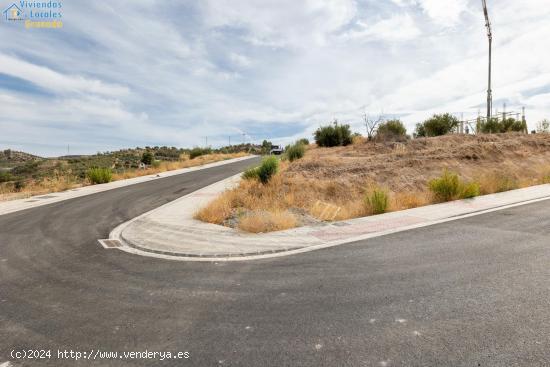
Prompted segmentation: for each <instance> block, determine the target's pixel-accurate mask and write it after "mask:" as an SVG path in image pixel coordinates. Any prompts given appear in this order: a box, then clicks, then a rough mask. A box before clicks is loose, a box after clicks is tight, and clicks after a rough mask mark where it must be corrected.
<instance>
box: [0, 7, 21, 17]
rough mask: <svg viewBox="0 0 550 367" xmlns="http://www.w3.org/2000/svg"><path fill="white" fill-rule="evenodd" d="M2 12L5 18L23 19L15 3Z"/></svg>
mask: <svg viewBox="0 0 550 367" xmlns="http://www.w3.org/2000/svg"><path fill="white" fill-rule="evenodd" d="M2 14H4V18H5V19H6V20H23V12H22V11H21V9H20V8H19V7H18V6H17V5H15V4H12V5H11V6H10V7H9V8H7V9H6V10H4V11H3V12H2Z"/></svg>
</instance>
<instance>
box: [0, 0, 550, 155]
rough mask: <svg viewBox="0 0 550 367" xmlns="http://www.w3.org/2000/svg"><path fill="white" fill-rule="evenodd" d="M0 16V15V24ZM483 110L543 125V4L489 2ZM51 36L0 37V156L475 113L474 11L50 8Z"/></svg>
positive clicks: (328, 6) (200, 5) (478, 67)
mask: <svg viewBox="0 0 550 367" xmlns="http://www.w3.org/2000/svg"><path fill="white" fill-rule="evenodd" d="M12 2H13V0H11V1H6V0H0V6H1V8H2V10H3V9H4V8H7V7H8V6H9V5H11V3H12ZM488 3H489V6H490V13H491V17H492V21H493V27H494V33H495V51H494V53H495V59H494V99H495V108H499V110H502V104H503V103H504V102H506V103H507V105H508V110H519V108H520V107H521V106H526V108H527V118H528V121H529V125H530V128H533V127H534V126H535V124H536V121H538V120H540V119H542V118H544V117H547V118H550V48H549V47H548V39H549V37H550V22H548V19H549V17H550V6H549V5H548V0H522V1H517V0H488ZM63 23H64V26H63V29H62V30H53V29H51V30H47V29H34V30H26V29H25V28H24V27H23V26H22V24H14V22H7V21H5V20H4V19H3V18H2V19H1V22H0V35H1V39H2V42H0V111H1V116H0V148H7V147H11V148H14V149H19V150H25V151H29V152H33V153H38V154H42V155H59V154H65V153H66V150H67V145H68V144H69V145H70V149H71V153H72V154H76V153H93V152H96V151H104V150H113V149H118V148H122V147H132V146H145V145H152V146H154V145H169V146H172V145H175V146H180V147H186V146H187V147H191V146H197V145H204V144H205V137H206V136H207V137H208V144H209V145H213V146H219V145H222V144H227V142H228V140H229V136H231V142H232V143H235V142H241V141H242V140H243V139H245V140H246V141H261V140H263V139H264V138H267V139H271V140H273V141H274V142H278V143H285V142H288V141H290V140H293V139H295V138H297V137H303V136H306V137H311V133H312V131H314V130H315V128H316V127H318V126H319V124H322V123H325V122H327V121H330V120H333V119H335V118H337V119H338V120H339V121H342V122H347V123H350V124H352V126H353V127H354V129H355V130H356V131H359V132H364V131H363V130H364V128H362V125H361V116H362V114H363V113H364V111H366V112H367V113H368V114H369V115H370V116H378V115H379V114H381V113H384V114H385V115H386V116H388V117H399V118H401V119H402V120H403V121H404V122H405V123H406V125H407V127H408V128H409V130H410V131H412V129H413V127H414V125H415V123H416V122H419V121H421V120H422V119H423V118H425V117H427V116H429V115H431V114H432V113H438V112H452V113H455V114H457V115H458V116H461V114H462V113H464V116H465V117H474V116H477V113H478V110H481V111H483V109H484V108H485V107H484V106H485V102H484V101H485V98H486V97H485V93H486V92H485V90H486V74H487V72H486V57H487V56H486V52H487V41H486V37H485V29H484V19H483V13H482V10H481V0H326V1H323V0H303V1H302V0H301V1H296V0H228V1H224V0H198V1H170V0H164V1H156V0H131V1H130V0H128V1H121V0H113V1H109V2H106V1H102V2H99V1H80V0H78V1H77V0H71V1H65V2H63Z"/></svg>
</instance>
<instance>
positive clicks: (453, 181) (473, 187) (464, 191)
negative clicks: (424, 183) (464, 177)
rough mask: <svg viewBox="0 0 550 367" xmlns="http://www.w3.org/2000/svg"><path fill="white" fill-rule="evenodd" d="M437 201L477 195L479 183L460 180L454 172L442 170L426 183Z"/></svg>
mask: <svg viewBox="0 0 550 367" xmlns="http://www.w3.org/2000/svg"><path fill="white" fill-rule="evenodd" d="M428 186H429V188H430V191H431V192H432V193H433V195H434V197H435V199H436V200H437V201H441V202H444V201H451V200H456V199H469V198H473V197H476V196H478V195H479V185H478V184H477V183H475V182H469V183H465V182H462V181H461V180H460V179H459V178H458V175H457V174H456V173H453V172H449V171H447V170H445V171H443V174H442V175H441V176H440V177H438V178H435V179H433V180H431V181H430V182H429V183H428Z"/></svg>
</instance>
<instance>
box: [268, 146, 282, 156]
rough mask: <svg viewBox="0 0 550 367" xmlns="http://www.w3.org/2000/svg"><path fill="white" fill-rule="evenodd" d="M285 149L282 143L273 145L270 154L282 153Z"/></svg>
mask: <svg viewBox="0 0 550 367" xmlns="http://www.w3.org/2000/svg"><path fill="white" fill-rule="evenodd" d="M284 151H285V149H284V148H283V147H282V146H281V145H272V146H271V150H270V151H269V154H271V155H281V154H283V152H284Z"/></svg>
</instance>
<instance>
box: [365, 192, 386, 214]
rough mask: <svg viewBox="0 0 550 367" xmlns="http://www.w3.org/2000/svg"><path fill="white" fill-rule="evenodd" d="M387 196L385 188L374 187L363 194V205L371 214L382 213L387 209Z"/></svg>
mask: <svg viewBox="0 0 550 367" xmlns="http://www.w3.org/2000/svg"><path fill="white" fill-rule="evenodd" d="M388 205H389V196H388V193H387V192H386V191H385V190H382V189H379V188H374V189H372V190H370V191H369V192H367V194H366V195H365V206H366V208H367V211H368V212H369V213H371V214H374V215H377V214H383V213H385V212H386V211H387V210H388Z"/></svg>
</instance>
